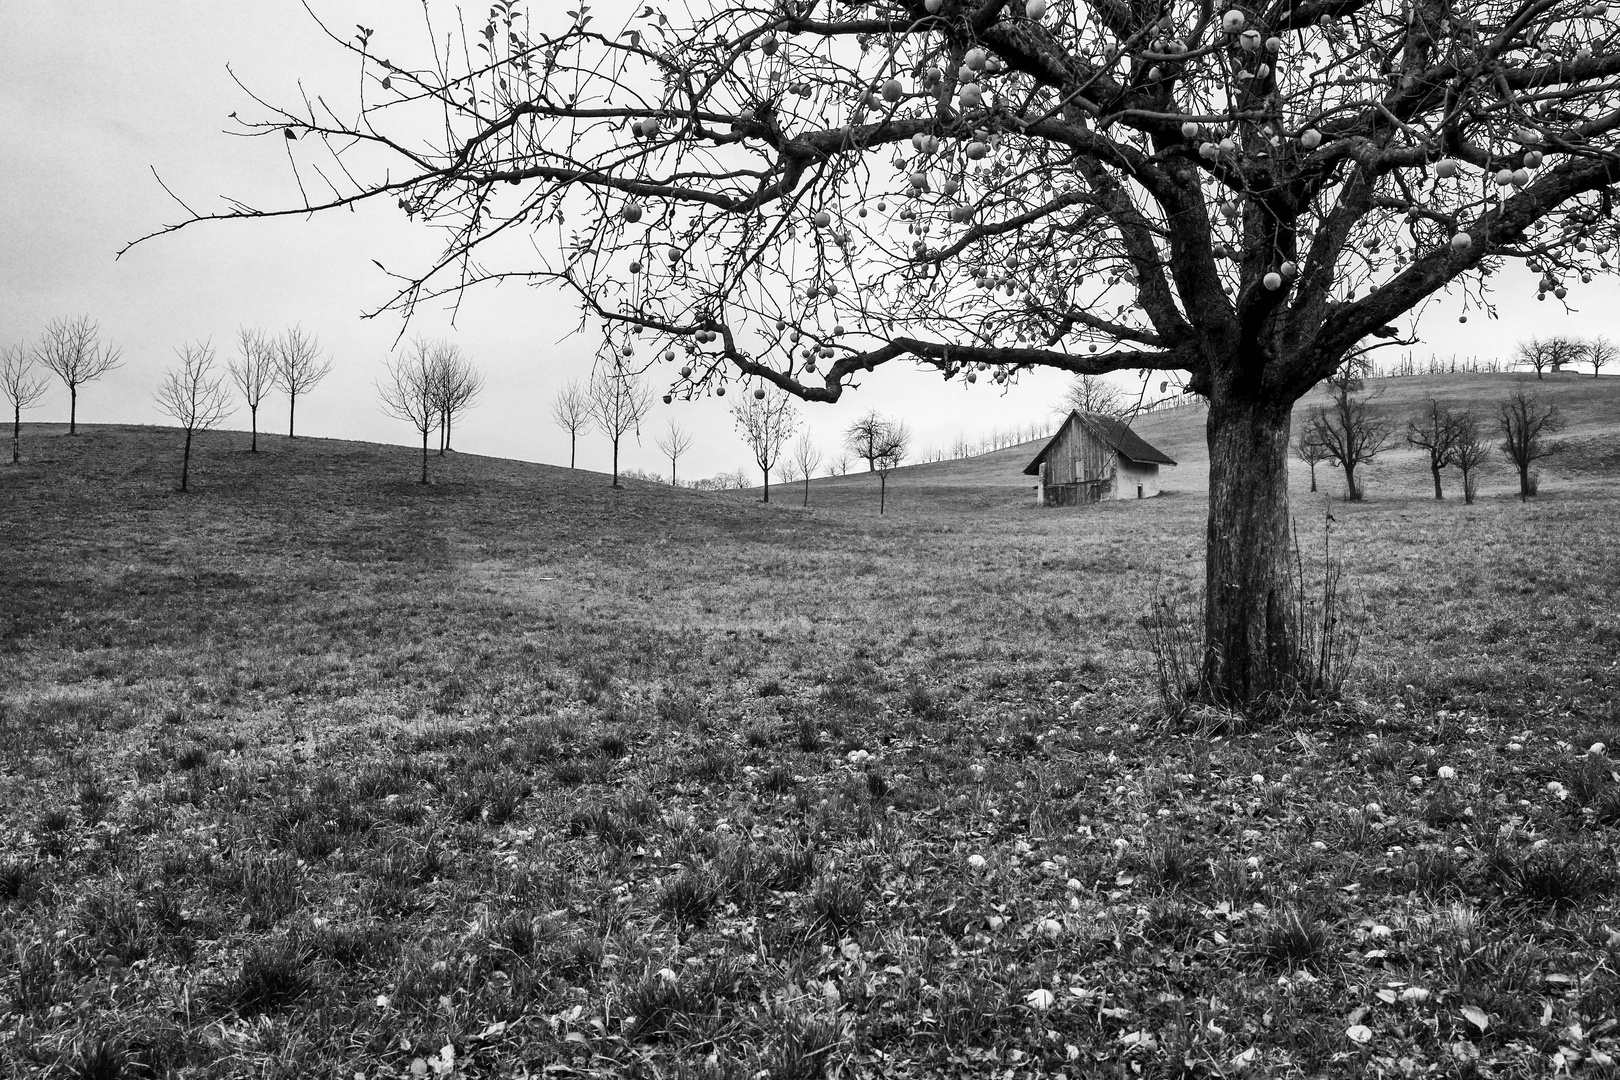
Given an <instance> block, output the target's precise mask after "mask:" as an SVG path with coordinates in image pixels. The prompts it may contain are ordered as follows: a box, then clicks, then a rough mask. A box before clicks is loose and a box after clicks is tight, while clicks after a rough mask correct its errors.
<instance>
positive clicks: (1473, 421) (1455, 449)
mask: <svg viewBox="0 0 1620 1080" xmlns="http://www.w3.org/2000/svg"><path fill="white" fill-rule="evenodd" d="M1490 451H1491V448H1490V444H1489V443H1488V442H1487V441H1486V437H1485V430H1484V425H1482V424H1481V423H1480V419H1479V414H1478V413H1476V412H1474V411H1473V410H1472V409H1469V410H1467V411H1465V412H1460V413H1452V414H1451V463H1452V464H1453V465H1455V466H1457V471H1458V472H1460V473H1462V483H1463V502H1464V503H1466V504H1468V505H1469V506H1472V505H1474V495H1475V494H1476V493H1477V492H1478V491H1479V470H1480V468H1481V467H1482V466H1483V465H1484V464H1485V461H1486V459H1487V458H1488V457H1490Z"/></svg>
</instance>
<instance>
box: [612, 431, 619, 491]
mask: <svg viewBox="0 0 1620 1080" xmlns="http://www.w3.org/2000/svg"><path fill="white" fill-rule="evenodd" d="M613 486H614V487H618V486H619V437H618V436H617V435H615V436H614V437H613Z"/></svg>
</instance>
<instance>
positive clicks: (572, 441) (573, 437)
mask: <svg viewBox="0 0 1620 1080" xmlns="http://www.w3.org/2000/svg"><path fill="white" fill-rule="evenodd" d="M578 444H579V432H577V431H570V432H569V433H568V467H569V468H570V469H572V468H573V467H574V447H575V446H577V445H578Z"/></svg>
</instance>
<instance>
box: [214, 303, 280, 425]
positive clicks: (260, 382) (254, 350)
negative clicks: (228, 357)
mask: <svg viewBox="0 0 1620 1080" xmlns="http://www.w3.org/2000/svg"><path fill="white" fill-rule="evenodd" d="M236 352H237V356H236V359H234V360H232V361H231V362H230V363H229V364H228V365H226V370H227V371H229V372H230V374H231V381H232V382H234V383H236V388H237V389H238V390H240V391H242V397H243V398H244V399H245V400H246V401H247V407H248V421H249V423H250V424H251V425H252V427H253V440H252V442H251V443H250V445H249V446H248V449H249V450H250V451H252V452H253V453H255V454H257V453H258V452H259V405H260V403H261V402H263V401H264V397H265V395H266V394H268V393H269V392H270V388H271V387H272V386H274V385H275V381H276V379H275V371H276V343H275V342H274V341H273V340H271V339H270V338H267V337H265V336H264V333H263V331H260V330H249V329H248V328H247V327H245V326H244V327H242V328H241V329H240V330H238V331H237V332H236Z"/></svg>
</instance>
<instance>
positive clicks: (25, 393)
mask: <svg viewBox="0 0 1620 1080" xmlns="http://www.w3.org/2000/svg"><path fill="white" fill-rule="evenodd" d="M237 347H238V351H239V355H238V357H237V358H236V359H235V360H232V361H231V362H230V363H229V364H228V365H227V366H226V371H227V372H228V375H229V378H230V380H231V381H232V382H234V383H235V384H236V387H237V389H239V390H240V391H241V393H242V396H243V398H244V399H245V401H246V402H247V407H248V412H249V414H250V415H251V416H252V425H253V436H252V446H251V449H252V450H254V451H255V452H257V450H258V449H259V424H258V418H259V406H260V404H262V403H263V401H264V399H265V398H266V397H267V396H268V395H269V394H270V393H271V391H273V390H279V391H280V392H281V393H283V394H285V395H286V396H287V436H288V438H292V437H294V427H293V423H294V417H295V415H296V410H297V407H298V399H299V398H300V397H301V396H303V395H305V394H307V393H309V391H310V390H312V389H313V388H314V387H315V385H316V384H317V383H319V382H320V381H321V380H322V379H324V378H325V377H326V376H327V375H328V374H329V373H330V372H331V370H332V363H331V361H330V360H328V359H326V358H324V357H323V356H322V354H321V348H320V343H319V342H318V341H317V340H316V339H315V337H314V336H313V335H311V334H306V333H305V332H304V331H303V330H302V329H301V328H299V327H296V326H295V327H293V328H291V329H290V330H287V331H286V332H285V333H282V334H280V335H277V336H269V335H266V334H265V333H263V332H262V331H259V330H249V329H243V330H241V331H239V332H238V334H237ZM176 352H177V355H178V356H179V357H180V366H179V367H178V368H174V369H171V370H170V371H167V372H165V374H164V382H163V384H162V386H161V387H160V389H159V390H158V401H159V406H160V407H161V408H162V409H163V410H164V411H165V412H166V413H168V414H169V415H171V416H173V415H175V413H174V411H173V409H172V408H171V406H172V405H173V404H174V402H175V401H178V400H179V398H178V397H175V395H176V394H178V393H179V391H177V390H175V388H174V385H173V384H172V380H173V379H174V378H176V377H178V378H180V379H181V382H182V383H183V384H184V385H186V386H189V387H190V391H188V395H183V396H196V394H199V393H201V387H202V386H203V385H204V384H210V385H211V384H212V382H213V381H214V375H215V363H216V357H215V352H214V349H213V346H212V345H210V344H209V343H207V342H198V343H193V344H190V345H185V346H182V347H181V348H180V349H178V350H176ZM122 364H123V357H122V354H121V352H120V350H119V349H118V348H117V347H115V346H113V345H110V344H107V343H105V342H103V341H102V340H101V328H100V326H99V324H97V323H96V322H95V321H94V320H92V319H91V318H90V317H89V316H88V315H82V316H79V317H78V318H72V319H68V318H62V319H53V320H51V322H50V323H48V324H47V325H46V327H45V332H44V334H43V335H41V337H40V339H39V340H38V341H37V342H35V343H34V344H32V345H29V344H18V345H12V346H8V347H5V348H0V396H4V398H5V399H6V401H7V402H8V403H9V404H10V406H11V460H12V463H13V464H16V463H17V462H18V461H20V460H21V457H22V413H23V410H24V409H27V408H30V407H32V406H33V405H34V403H35V402H37V401H38V400H39V399H40V398H41V397H43V396H44V395H45V391H46V390H47V388H48V387H49V385H50V380H49V375H50V374H54V375H55V376H56V377H57V378H59V379H61V380H62V383H63V385H65V386H66V387H67V390H68V434H69V435H77V434H78V433H79V390H80V388H81V387H83V386H84V385H85V384H86V383H90V382H94V381H95V380H97V379H99V378H101V377H102V376H103V375H105V374H107V373H108V372H109V371H111V370H113V369H114V368H116V367H120V366H121V365H122ZM221 385H222V386H223V383H221ZM205 396H206V395H205ZM194 411H196V410H195V409H193V408H188V409H187V410H186V413H187V415H190V414H191V413H192V412H194ZM211 411H212V410H209V409H204V410H203V411H202V412H201V413H199V415H207V414H208V413H209V412H211ZM216 422H217V421H216ZM209 426H211V425H209ZM192 430H193V429H190V428H188V429H187V443H188V445H189V443H190V439H191V431H192ZM182 472H184V466H183V467H182ZM182 486H184V477H183V476H182Z"/></svg>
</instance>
